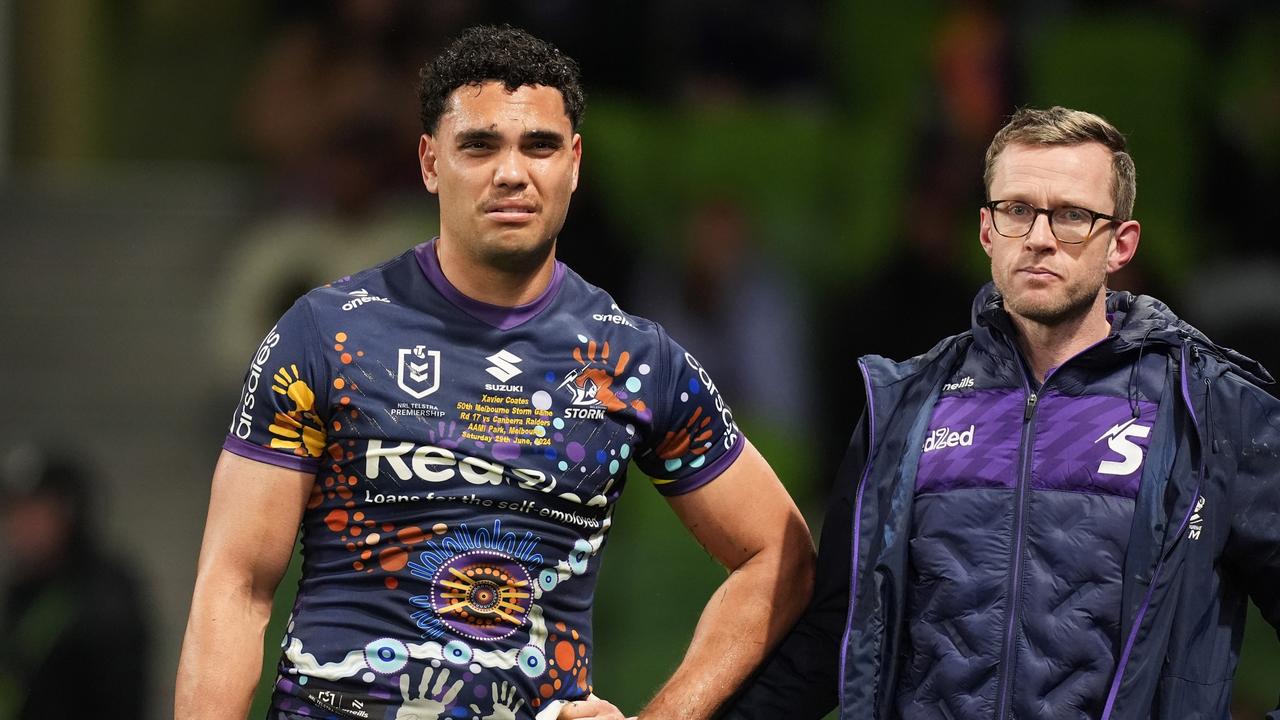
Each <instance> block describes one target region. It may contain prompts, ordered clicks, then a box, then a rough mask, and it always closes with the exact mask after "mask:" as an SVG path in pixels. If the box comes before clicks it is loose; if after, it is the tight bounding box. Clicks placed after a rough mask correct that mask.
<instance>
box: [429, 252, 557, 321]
mask: <svg viewBox="0 0 1280 720" xmlns="http://www.w3.org/2000/svg"><path fill="white" fill-rule="evenodd" d="M435 251H436V259H437V261H438V262H439V263H440V272H441V273H443V274H444V277H445V279H446V280H448V281H449V284H450V285H453V287H455V288H456V289H457V290H458V292H460V293H462V294H463V295H466V296H467V297H469V298H471V299H472V300H478V301H480V302H482V303H487V304H489V305H497V306H499V307H517V306H519V305H526V304H528V303H531V302H533V301H534V300H537V299H538V297H539V296H541V295H542V293H543V292H545V291H546V289H547V286H548V285H550V284H551V279H552V278H553V277H554V276H555V265H556V254H555V242H554V241H552V243H551V244H550V246H549V247H548V248H547V252H546V253H545V255H544V256H540V257H537V258H534V259H532V260H530V261H528V262H527V263H519V264H516V263H513V264H512V265H511V266H510V267H503V266H500V265H496V264H493V263H486V262H484V261H482V260H480V259H478V258H476V257H474V256H472V255H471V254H470V253H468V252H466V250H465V249H464V248H461V247H459V244H458V243H455V242H449V241H447V240H445V238H444V237H443V236H442V237H441V238H440V239H438V240H436V244H435Z"/></svg>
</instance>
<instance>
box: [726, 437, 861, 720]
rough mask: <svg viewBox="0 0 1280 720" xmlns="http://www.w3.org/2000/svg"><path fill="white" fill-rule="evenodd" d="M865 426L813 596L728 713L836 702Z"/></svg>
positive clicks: (833, 515) (767, 712)
mask: <svg viewBox="0 0 1280 720" xmlns="http://www.w3.org/2000/svg"><path fill="white" fill-rule="evenodd" d="M865 425H866V418H865V416H864V418H863V419H862V420H861V421H860V422H859V423H858V427H857V429H856V430H855V431H854V433H853V438H852V440H851V441H850V444H849V450H848V452H847V453H846V454H845V459H844V462H843V463H842V464H841V467H840V471H839V473H838V475H837V476H836V483H835V487H834V488H832V495H831V498H830V500H829V501H828V504H827V511H826V518H825V519H824V520H823V523H822V538H821V540H820V542H819V545H818V567H817V579H816V580H815V582H814V588H813V599H812V600H811V601H810V602H809V606H808V608H806V609H805V612H804V614H803V615H802V616H801V617H800V620H799V621H798V622H797V623H796V625H795V627H793V628H792V629H791V632H790V633H788V634H787V636H786V637H785V638H783V641H782V643H781V644H780V645H779V646H778V649H777V650H775V651H774V653H773V655H771V656H770V657H769V659H768V660H767V661H765V663H764V664H763V665H762V666H761V668H760V670H759V671H758V672H757V673H756V675H755V676H754V677H753V678H752V679H751V680H749V681H748V682H747V684H746V685H745V686H744V687H743V689H742V690H741V691H740V692H739V694H738V695H737V697H735V698H734V700H733V702H732V703H731V704H730V705H729V708H728V710H727V711H726V713H725V714H724V715H723V717H726V718H735V719H741V720H751V719H754V718H762V719H763V718H769V719H770V720H772V719H773V718H780V717H785V718H793V719H795V720H804V719H805V718H821V717H823V716H824V715H826V714H827V713H828V712H830V711H831V710H832V709H834V708H835V706H836V703H837V697H838V695H837V692H838V688H839V685H840V678H839V674H840V644H841V639H842V638H843V636H844V626H845V621H846V618H847V616H848V611H849V580H850V577H849V567H850V553H851V550H852V544H853V534H852V533H853V529H852V528H853V505H854V495H855V492H856V489H857V484H858V482H859V480H860V479H861V477H862V470H863V466H864V465H865V463H866V432H865V429H864V428H865Z"/></svg>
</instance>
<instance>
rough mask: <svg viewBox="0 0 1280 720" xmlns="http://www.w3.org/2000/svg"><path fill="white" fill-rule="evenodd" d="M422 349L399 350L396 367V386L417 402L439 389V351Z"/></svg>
mask: <svg viewBox="0 0 1280 720" xmlns="http://www.w3.org/2000/svg"><path fill="white" fill-rule="evenodd" d="M424 347H425V346H423V345H418V346H417V347H414V348H411V349H410V348H401V350H400V356H399V362H398V363H397V366H396V384H397V385H399V386H400V389H401V390H404V391H405V392H407V393H409V395H410V396H412V397H415V398H418V399H419V400H421V399H422V398H424V397H426V396H428V395H430V394H431V393H433V392H435V391H436V390H439V389H440V351H439V350H424Z"/></svg>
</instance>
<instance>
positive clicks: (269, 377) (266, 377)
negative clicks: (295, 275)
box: [222, 300, 329, 473]
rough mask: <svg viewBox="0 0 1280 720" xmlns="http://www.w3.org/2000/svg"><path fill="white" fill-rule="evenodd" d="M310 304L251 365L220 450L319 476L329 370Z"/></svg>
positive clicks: (295, 310) (266, 342)
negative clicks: (317, 473) (317, 472)
mask: <svg viewBox="0 0 1280 720" xmlns="http://www.w3.org/2000/svg"><path fill="white" fill-rule="evenodd" d="M322 352H323V347H322V346H321V344H320V341H319V332H318V331H317V330H316V325H315V319H314V317H313V316H312V313H311V307H310V305H309V304H308V303H307V302H306V300H299V301H298V302H296V303H294V305H293V307H292V308H290V309H289V310H288V311H287V312H285V314H284V315H283V316H282V317H281V318H280V321H279V322H278V323H276V325H275V327H273V328H271V330H270V331H268V332H267V336H266V337H265V338H263V340H262V343H261V344H260V345H258V349H257V350H256V351H254V354H253V357H252V358H251V359H250V361H249V369H248V371H247V372H246V373H245V379H244V388H243V390H242V391H241V393H240V398H239V402H238V403H237V404H236V409H235V414H234V415H233V416H232V418H231V426H230V427H229V428H228V430H227V439H226V441H224V442H223V444H222V447H223V449H224V450H227V451H228V452H232V453H235V454H236V455H240V456H241V457H246V458H249V459H251V460H257V461H259V462H265V463H268V464H271V465H276V466H279V467H283V468H289V469H291V470H301V471H304V472H312V473H314V472H316V470H318V469H319V467H320V462H321V457H322V456H323V454H324V452H325V448H326V446H327V444H328V440H327V437H326V433H325V427H326V423H327V416H328V388H329V378H328V375H329V373H328V368H327V363H326V362H325V359H324V357H323V355H322Z"/></svg>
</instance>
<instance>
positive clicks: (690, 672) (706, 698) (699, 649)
mask: <svg viewBox="0 0 1280 720" xmlns="http://www.w3.org/2000/svg"><path fill="white" fill-rule="evenodd" d="M790 530H791V531H790V532H788V533H786V534H785V535H786V540H784V541H783V542H782V543H779V545H778V546H776V547H775V548H770V549H767V550H764V551H761V552H760V553H758V554H757V555H755V556H753V557H752V558H751V559H750V560H748V561H747V562H746V563H744V564H743V565H742V566H741V567H739V568H738V569H737V570H735V571H733V572H732V573H730V575H729V577H728V578H726V579H725V581H724V583H722V584H721V585H720V588H719V589H718V590H717V591H716V592H715V594H714V595H712V596H711V600H710V601H709V602H708V603H707V606H706V608H705V609H704V610H703V611H702V617H701V618H700V619H699V621H698V627H697V629H696V630H695V631H694V634H693V640H692V641H691V642H690V644H689V650H688V652H686V653H685V657H684V660H683V661H682V662H681V663H680V667H679V668H677V669H676V672H675V673H674V674H673V675H672V676H671V679H670V680H668V681H667V683H666V685H664V686H663V688H662V690H661V691H659V693H658V694H657V696H656V697H654V699H653V701H652V702H650V703H649V705H648V707H646V708H645V709H644V711H643V712H642V713H641V714H640V717H641V719H642V720H659V719H661V718H672V719H673V720H674V719H677V718H678V719H680V720H696V719H699V718H708V717H711V715H712V714H713V713H714V712H715V711H716V710H717V709H718V708H719V707H720V706H721V705H723V704H724V702H725V701H726V700H727V699H728V698H729V697H730V696H731V695H732V694H733V693H734V691H736V690H737V688H738V686H739V685H741V684H742V683H743V682H744V681H745V680H746V679H747V677H748V676H750V674H751V673H752V671H753V670H755V668H756V667H757V666H758V665H759V664H760V662H761V661H763V660H764V658H765V657H766V656H767V655H768V653H769V652H770V651H771V650H772V649H773V647H774V646H776V645H777V643H778V642H779V640H780V639H781V638H782V636H783V635H784V634H785V633H786V632H787V630H788V629H789V628H790V627H791V626H792V624H794V623H795V621H796V619H797V618H798V617H799V616H800V613H801V611H803V609H804V607H805V605H806V604H807V603H808V601H809V595H810V592H811V590H812V587H813V566H814V560H813V545H812V542H811V541H810V540H809V534H808V531H807V530H805V528H804V525H803V523H800V526H799V528H791V529H790Z"/></svg>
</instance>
